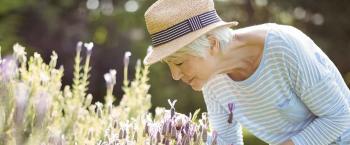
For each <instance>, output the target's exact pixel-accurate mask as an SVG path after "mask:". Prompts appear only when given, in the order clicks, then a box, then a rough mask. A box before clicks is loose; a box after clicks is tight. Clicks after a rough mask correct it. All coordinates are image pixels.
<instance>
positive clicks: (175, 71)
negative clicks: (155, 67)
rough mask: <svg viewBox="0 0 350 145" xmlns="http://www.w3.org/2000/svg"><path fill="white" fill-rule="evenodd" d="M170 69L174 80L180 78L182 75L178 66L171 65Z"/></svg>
mask: <svg viewBox="0 0 350 145" xmlns="http://www.w3.org/2000/svg"><path fill="white" fill-rule="evenodd" d="M170 71H171V76H172V77H173V79H174V80H180V79H181V77H182V76H183V74H182V73H181V70H180V68H178V67H176V66H171V67H170Z"/></svg>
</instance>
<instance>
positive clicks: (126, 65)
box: [124, 51, 131, 67]
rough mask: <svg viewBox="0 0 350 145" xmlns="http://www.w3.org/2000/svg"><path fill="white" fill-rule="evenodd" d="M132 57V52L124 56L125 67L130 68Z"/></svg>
mask: <svg viewBox="0 0 350 145" xmlns="http://www.w3.org/2000/svg"><path fill="white" fill-rule="evenodd" d="M130 56H131V52H130V51H127V52H125V54H124V67H128V65H129V58H130Z"/></svg>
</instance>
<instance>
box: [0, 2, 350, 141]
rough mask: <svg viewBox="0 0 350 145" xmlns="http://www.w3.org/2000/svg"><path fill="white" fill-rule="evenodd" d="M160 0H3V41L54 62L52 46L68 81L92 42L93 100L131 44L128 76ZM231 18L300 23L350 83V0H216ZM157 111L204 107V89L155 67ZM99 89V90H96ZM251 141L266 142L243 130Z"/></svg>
mask: <svg viewBox="0 0 350 145" xmlns="http://www.w3.org/2000/svg"><path fill="white" fill-rule="evenodd" d="M154 2H155V0H0V46H2V54H3V55H6V54H8V53H9V52H11V51H12V46H13V44H15V43H16V42H19V43H20V44H22V45H24V46H25V47H27V48H28V50H29V52H30V53H33V52H39V53H40V54H41V55H42V57H43V58H44V59H45V60H46V61H47V62H48V61H49V58H50V54H51V52H52V51H56V52H57V53H58V56H59V58H58V63H59V64H60V65H63V66H64V68H65V71H64V72H65V74H64V77H63V80H62V82H63V84H64V85H67V84H71V83H72V76H73V63H74V61H73V59H74V56H75V46H76V43H77V42H78V41H83V42H90V41H92V42H94V43H95V47H94V49H93V54H92V58H91V59H92V74H91V79H90V85H89V92H90V93H92V94H93V96H97V97H95V98H94V101H102V96H104V95H105V90H106V86H105V82H104V79H103V75H104V73H106V72H108V71H109V69H117V70H122V68H123V55H124V52H125V51H131V53H132V56H131V60H130V64H131V66H130V71H129V73H130V74H129V76H130V79H132V78H133V74H134V67H133V66H134V65H135V64H136V61H137V59H143V58H144V56H145V54H146V51H147V47H148V46H149V45H150V44H151V41H150V37H149V35H148V33H147V30H146V26H145V22H144V17H143V15H144V12H145V11H146V9H147V8H148V7H149V6H150V5H151V4H152V3H154ZM215 4H216V9H217V11H218V14H219V15H220V16H221V17H222V18H223V19H224V20H225V21H232V20H237V21H239V22H240V25H239V26H238V27H235V28H234V29H238V28H241V27H247V26H251V25H256V24H261V23H268V22H272V23H280V24H287V25H292V26H295V27H297V28H299V29H301V30H302V31H303V32H304V33H306V34H307V35H308V36H310V37H311V38H312V39H313V40H314V41H315V42H316V44H318V45H319V46H320V47H321V48H322V49H323V50H324V51H325V52H326V54H327V55H328V56H329V57H330V58H331V59H332V60H333V62H334V63H335V64H336V66H337V67H338V68H339V70H340V72H341V73H342V75H343V78H344V79H345V81H346V82H347V84H348V85H350V19H349V16H350V9H348V7H349V6H350V1H348V0H335V1H329V0H288V1H281V0H215ZM119 72H120V73H118V74H117V85H116V87H115V89H114V94H115V95H116V96H118V98H117V100H120V99H121V97H122V94H123V92H122V90H121V89H120V88H121V85H122V78H123V76H122V71H119ZM150 84H151V89H150V93H151V94H152V104H153V107H152V110H151V111H153V110H154V108H155V107H157V106H164V107H167V106H168V105H167V99H177V100H178V103H177V104H176V108H177V111H178V112H182V113H185V114H188V113H189V112H194V110H196V109H198V108H201V110H202V111H206V108H205V104H204V101H203V98H202V94H201V92H194V91H192V90H191V88H190V87H189V86H186V85H184V84H182V83H181V82H178V81H173V80H172V79H171V75H170V72H169V70H168V68H167V66H166V64H164V63H158V64H155V65H153V66H152V67H151V74H150ZM98 96H101V97H98ZM245 144H247V145H258V144H264V143H263V142H261V141H259V140H258V139H256V138H254V137H253V136H252V135H250V134H249V133H247V132H246V131H245Z"/></svg>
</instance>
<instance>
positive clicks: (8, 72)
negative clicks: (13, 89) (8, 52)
mask: <svg viewBox="0 0 350 145" xmlns="http://www.w3.org/2000/svg"><path fill="white" fill-rule="evenodd" d="M0 61H1V62H0V79H1V80H2V81H9V80H11V79H12V78H14V77H15V75H16V72H17V69H18V64H17V60H16V59H15V58H14V57H12V56H8V57H6V58H4V59H1V60H0Z"/></svg>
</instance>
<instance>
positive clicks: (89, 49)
mask: <svg viewBox="0 0 350 145" xmlns="http://www.w3.org/2000/svg"><path fill="white" fill-rule="evenodd" d="M84 46H85V47H86V50H87V54H88V55H91V52H92V48H93V47H94V43H92V42H89V43H84Z"/></svg>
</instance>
